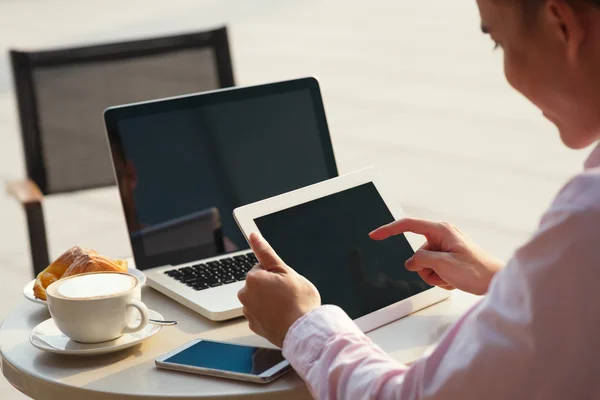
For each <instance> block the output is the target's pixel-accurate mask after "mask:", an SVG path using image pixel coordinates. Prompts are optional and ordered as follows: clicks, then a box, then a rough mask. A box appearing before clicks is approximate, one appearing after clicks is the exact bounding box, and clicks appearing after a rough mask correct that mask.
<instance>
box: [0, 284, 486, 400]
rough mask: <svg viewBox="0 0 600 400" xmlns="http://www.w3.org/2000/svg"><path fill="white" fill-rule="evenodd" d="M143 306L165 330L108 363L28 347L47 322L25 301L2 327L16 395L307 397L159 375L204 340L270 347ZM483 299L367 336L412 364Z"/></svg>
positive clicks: (283, 386)
mask: <svg viewBox="0 0 600 400" xmlns="http://www.w3.org/2000/svg"><path fill="white" fill-rule="evenodd" d="M142 299H143V301H144V302H145V303H146V304H147V305H148V307H150V308H151V309H154V310H156V311H158V312H160V313H161V314H162V315H163V316H164V317H165V319H170V320H171V319H176V320H178V321H179V325H178V326H175V327H164V328H163V329H162V330H161V331H160V332H159V333H158V334H157V335H155V336H154V337H152V338H150V339H148V340H147V341H145V342H143V343H142V344H140V345H137V346H135V347H133V348H130V349H127V350H123V351H121V352H118V353H113V354H108V355H104V356H92V357H75V356H61V355H56V354H50V353H46V352H43V351H41V350H38V349H36V348H35V347H33V346H32V345H31V344H30V343H29V333H30V332H31V330H32V329H33V328H34V327H35V326H36V325H37V324H39V323H40V322H43V321H44V320H46V319H48V318H50V314H49V313H48V310H47V309H46V307H44V306H42V305H38V304H34V303H30V302H26V301H25V300H24V302H23V304H21V305H20V306H18V307H16V308H15V309H14V310H13V311H12V313H11V314H10V315H9V316H8V317H7V318H6V319H5V320H4V322H3V324H2V326H1V327H0V353H1V355H2V359H1V361H2V371H3V373H4V376H5V377H6V379H8V381H9V382H10V383H11V384H12V385H13V386H15V387H16V388H17V389H18V390H20V391H21V392H23V393H24V394H26V395H27V396H30V397H32V398H34V399H39V400H45V399H54V400H55V399H61V400H74V399H85V400H109V399H110V400H119V399H134V398H135V399H138V398H152V399H157V400H158V399H177V400H182V399H216V398H219V399H223V398H235V399H239V398H250V397H253V398H261V399H263V398H285V399H296V398H299V399H300V398H302V399H304V398H310V396H309V394H308V391H307V389H306V387H305V385H304V383H303V382H302V380H301V379H300V378H299V377H298V376H297V375H296V374H295V373H293V372H292V373H289V374H287V375H285V376H284V377H282V378H280V379H278V380H276V381H275V382H273V383H271V384H268V385H256V384H250V383H243V382H236V381H231V380H225V379H218V378H210V377H204V376H200V375H193V374H186V373H180V372H172V371H166V370H159V369H157V368H156V367H155V365H154V359H155V358H156V357H158V356H160V355H162V354H164V353H167V352H169V351H171V350H173V349H175V348H177V347H179V346H181V345H183V344H185V343H187V342H189V341H191V340H193V339H196V338H204V339H212V340H221V341H228V342H234V343H240V344H253V345H262V346H268V345H269V344H268V343H267V342H266V341H265V340H264V339H262V338H260V337H258V336H256V335H254V334H253V333H252V332H251V331H250V330H249V329H248V324H247V323H246V321H245V320H244V319H243V318H242V319H236V320H232V321H229V322H225V323H223V322H212V321H209V320H207V319H206V318H204V317H202V316H200V315H199V314H196V313H195V312H193V311H191V310H189V309H187V308H185V307H183V306H182V305H180V304H179V303H176V302H175V301H173V300H171V299H169V298H168V297H166V296H164V295H162V294H160V293H158V292H156V291H154V290H153V289H150V288H149V287H145V288H144V289H143V291H142ZM477 300H478V297H476V296H472V295H469V294H466V293H463V292H455V293H454V294H453V296H452V297H451V298H450V299H448V300H446V301H444V302H442V303H439V304H437V305H434V306H432V307H429V308H427V309H425V310H422V311H420V312H418V313H416V314H413V315H411V316H409V317H406V318H403V319H401V320H399V321H396V322H394V323H392V324H389V325H387V326H385V327H382V328H380V329H377V330H376V331H374V332H371V333H369V336H370V337H371V339H373V341H374V342H375V343H377V344H379V345H380V346H381V347H382V348H383V349H384V350H385V351H387V352H389V353H390V354H391V355H392V356H393V357H394V358H396V359H397V360H399V361H401V362H411V361H414V360H415V359H417V358H418V357H420V356H421V355H422V354H423V352H424V351H425V350H426V349H428V348H429V347H430V346H431V345H433V344H434V343H435V342H436V341H437V339H438V338H439V337H440V336H441V335H442V333H443V332H444V331H445V330H446V329H447V328H448V326H449V325H450V324H452V323H453V322H454V321H455V320H456V319H457V318H458V317H459V316H460V315H461V314H462V313H464V312H465V311H466V310H467V309H468V308H469V307H471V306H472V305H473V304H474V303H475V302H476V301H477Z"/></svg>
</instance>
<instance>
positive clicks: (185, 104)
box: [104, 78, 338, 321]
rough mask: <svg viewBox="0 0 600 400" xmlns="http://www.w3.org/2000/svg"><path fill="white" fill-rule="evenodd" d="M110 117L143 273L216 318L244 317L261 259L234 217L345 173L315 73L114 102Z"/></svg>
mask: <svg viewBox="0 0 600 400" xmlns="http://www.w3.org/2000/svg"><path fill="white" fill-rule="evenodd" d="M104 120H105V124H106V129H107V133H108V139H109V144H110V149H111V154H112V159H113V165H114V169H115V174H116V177H117V184H118V187H119V192H120V196H121V202H122V205H123V211H124V215H125V220H126V223H127V229H128V231H129V237H130V241H131V247H132V251H133V256H134V259H135V264H136V266H137V268H138V269H140V270H143V271H144V273H145V274H146V276H147V283H148V285H150V286H151V287H152V288H154V289H156V290H158V291H159V292H161V293H163V294H165V295H167V296H169V297H171V298H173V299H174V300H176V301H178V302H179V303H181V304H183V305H185V306H187V307H189V308H191V309H192V310H194V311H196V312H198V313H200V314H202V315H203V316H205V317H207V318H209V319H211V320H213V321H223V320H227V319H231V318H235V317H239V316H241V315H242V305H241V304H240V303H239V301H238V299H237V292H238V291H239V289H241V288H242V287H243V286H244V279H245V276H246V273H247V272H248V271H249V270H250V269H251V268H252V267H253V266H254V265H255V264H256V262H257V260H256V258H255V257H254V255H253V254H252V252H251V251H250V249H249V246H248V244H247V242H246V239H245V238H244V235H243V234H242V232H241V231H240V230H239V228H238V226H237V224H236V222H235V220H234V218H233V210H234V209H235V208H237V207H240V206H243V205H245V204H249V203H253V202H256V201H259V200H262V199H266V198H269V197H272V196H276V195H279V194H282V193H285V192H289V191H291V190H295V189H298V188H301V187H304V186H308V185H311V184H314V183H317V182H321V181H324V180H327V179H330V178H333V177H336V176H337V175H338V171H337V167H336V163H335V157H334V153H333V148H332V145H331V139H330V137H329V129H328V126H327V120H326V117H325V110H324V107H323V102H322V98H321V93H320V89H319V84H318V82H317V80H316V79H314V78H303V79H297V80H292V81H286V82H278V83H270V84H265V85H259V86H252V87H243V88H230V89H222V90H216V91H212V92H204V93H198V94H192V95H186V96H180V97H173V98H167V99H160V100H153V101H148V102H143V103H135V104H128V105H122V106H116V107H111V108H109V109H107V110H106V111H105V113H104Z"/></svg>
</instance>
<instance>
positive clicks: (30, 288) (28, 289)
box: [23, 268, 146, 306]
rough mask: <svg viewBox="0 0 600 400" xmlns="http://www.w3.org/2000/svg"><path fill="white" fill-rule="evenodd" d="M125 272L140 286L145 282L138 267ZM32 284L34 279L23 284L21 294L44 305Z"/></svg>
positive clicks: (144, 276) (143, 275)
mask: <svg viewBox="0 0 600 400" xmlns="http://www.w3.org/2000/svg"><path fill="white" fill-rule="evenodd" d="M127 273H128V274H131V275H133V276H135V277H137V278H138V279H139V280H140V282H141V283H142V286H143V285H144V284H145V283H146V275H145V274H144V273H143V272H142V271H140V270H139V269H134V268H129V270H128V271H127ZM34 285H35V279H34V280H32V281H31V282H29V283H28V284H27V285H25V287H24V288H23V296H25V298H26V299H27V300H29V301H31V302H33V303H37V304H42V305H44V306H47V305H48V303H47V302H46V300H41V299H37V298H36V297H35V295H34V294H33V286H34Z"/></svg>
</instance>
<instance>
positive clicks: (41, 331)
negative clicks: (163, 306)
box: [29, 310, 164, 356]
mask: <svg viewBox="0 0 600 400" xmlns="http://www.w3.org/2000/svg"><path fill="white" fill-rule="evenodd" d="M148 314H149V316H150V318H151V319H156V320H159V321H163V320H164V318H163V316H162V315H160V314H159V313H157V312H156V311H153V310H148ZM161 328H162V326H160V325H154V324H148V325H147V326H146V327H145V328H144V329H142V330H141V331H139V332H136V333H127V334H125V335H123V336H121V337H120V338H118V339H115V340H111V341H110V342H102V343H90V344H86V343H77V342H74V341H72V340H71V339H69V338H68V337H66V336H65V335H64V334H63V333H62V332H61V331H60V330H59V329H58V328H57V327H56V324H55V323H54V320H53V319H52V318H50V319H48V320H46V321H44V322H42V323H41V324H39V325H38V326H36V327H35V328H33V330H32V331H31V334H30V335H29V341H30V342H31V344H32V345H34V346H35V347H37V348H38V349H40V350H44V351H48V352H50V353H56V354H69V355H73V356H91V355H99V354H107V353H113V352H115V351H119V350H124V349H126V348H128V347H132V346H135V345H136V344H138V343H140V342H142V341H144V340H146V339H148V338H149V337H151V336H154V335H155V334H157V333H158V332H159V331H160V329H161Z"/></svg>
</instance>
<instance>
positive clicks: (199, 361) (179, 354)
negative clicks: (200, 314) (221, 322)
mask: <svg viewBox="0 0 600 400" xmlns="http://www.w3.org/2000/svg"><path fill="white" fill-rule="evenodd" d="M156 366H157V367H158V368H164V369H170V370H175V371H182V372H190V373H193V374H199V375H209V376H216V377H219V378H229V379H236V380H240V381H246V382H254V383H269V382H272V381H274V380H275V379H277V378H279V377H280V376H281V375H283V374H285V373H286V372H288V371H290V370H291V369H292V368H291V366H290V364H289V363H288V362H287V361H286V360H285V358H283V355H282V354H281V350H275V349H267V348H263V347H252V346H243V345H238V344H231V343H223V342H213V341H210V340H202V339H198V340H194V341H192V342H190V343H188V344H186V345H184V346H182V347H180V348H178V349H176V350H173V351H172V352H170V353H167V354H165V355H163V356H161V357H158V358H157V359H156Z"/></svg>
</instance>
